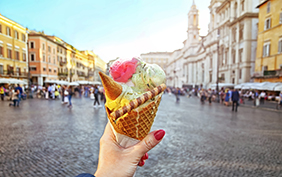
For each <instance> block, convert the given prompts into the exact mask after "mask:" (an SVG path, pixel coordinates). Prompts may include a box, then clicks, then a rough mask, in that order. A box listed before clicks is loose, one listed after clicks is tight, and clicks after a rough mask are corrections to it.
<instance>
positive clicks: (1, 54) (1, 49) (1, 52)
mask: <svg viewBox="0 0 282 177" xmlns="http://www.w3.org/2000/svg"><path fill="white" fill-rule="evenodd" d="M1 56H3V47H2V46H0V57H1Z"/></svg>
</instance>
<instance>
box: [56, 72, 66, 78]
mask: <svg viewBox="0 0 282 177" xmlns="http://www.w3.org/2000/svg"><path fill="white" fill-rule="evenodd" d="M58 76H59V77H67V76H68V72H65V73H62V72H59V73H58Z"/></svg>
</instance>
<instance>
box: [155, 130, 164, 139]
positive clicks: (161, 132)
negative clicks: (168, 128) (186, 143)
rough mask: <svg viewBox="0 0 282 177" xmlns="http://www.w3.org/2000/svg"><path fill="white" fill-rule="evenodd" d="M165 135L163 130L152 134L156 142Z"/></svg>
mask: <svg viewBox="0 0 282 177" xmlns="http://www.w3.org/2000/svg"><path fill="white" fill-rule="evenodd" d="M164 135H165V131H164V130H158V131H156V132H155V133H154V136H155V138H156V140H158V141H159V140H161V139H162V138H163V137H164Z"/></svg>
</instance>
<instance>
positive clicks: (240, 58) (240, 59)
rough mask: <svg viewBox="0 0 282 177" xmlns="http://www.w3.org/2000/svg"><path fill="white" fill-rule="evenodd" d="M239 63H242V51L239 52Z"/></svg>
mask: <svg viewBox="0 0 282 177" xmlns="http://www.w3.org/2000/svg"><path fill="white" fill-rule="evenodd" d="M239 61H240V62H242V61H243V49H240V50H239Z"/></svg>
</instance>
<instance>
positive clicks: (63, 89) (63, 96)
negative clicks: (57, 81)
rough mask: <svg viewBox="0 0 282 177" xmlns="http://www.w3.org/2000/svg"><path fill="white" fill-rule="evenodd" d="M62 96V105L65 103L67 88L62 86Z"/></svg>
mask: <svg viewBox="0 0 282 177" xmlns="http://www.w3.org/2000/svg"><path fill="white" fill-rule="evenodd" d="M61 96H62V104H64V103H65V86H64V85H62V87H61Z"/></svg>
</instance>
